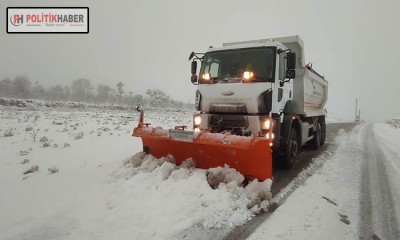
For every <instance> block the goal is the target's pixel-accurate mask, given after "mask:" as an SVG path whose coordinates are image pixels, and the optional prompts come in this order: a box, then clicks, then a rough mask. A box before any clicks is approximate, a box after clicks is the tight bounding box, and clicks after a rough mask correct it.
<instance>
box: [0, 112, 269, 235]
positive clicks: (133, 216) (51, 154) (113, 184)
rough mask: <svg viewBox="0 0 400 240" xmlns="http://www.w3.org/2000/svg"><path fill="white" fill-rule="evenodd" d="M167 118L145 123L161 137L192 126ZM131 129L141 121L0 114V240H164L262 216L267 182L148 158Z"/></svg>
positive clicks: (187, 117)
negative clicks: (162, 130) (162, 131)
mask: <svg viewBox="0 0 400 240" xmlns="http://www.w3.org/2000/svg"><path fill="white" fill-rule="evenodd" d="M54 110H56V109H54ZM134 114H135V115H134ZM133 115H134V116H133ZM169 116H171V117H169V118H167V117H165V115H164V114H163V113H157V112H153V113H149V114H147V117H148V118H149V122H152V123H155V124H156V125H157V124H158V125H162V126H166V127H169V126H173V125H176V124H178V123H181V124H182V123H183V124H187V125H189V124H188V123H190V121H191V114H190V113H185V112H173V114H169ZM136 123H137V113H129V112H117V111H111V110H104V111H102V112H90V111H89V112H84V111H82V112H64V111H15V110H13V109H6V110H0V151H1V154H0V213H1V214H0V239H167V238H169V237H172V236H174V235H175V234H176V233H178V232H182V231H184V230H185V229H187V228H190V227H192V226H199V227H201V228H205V229H207V228H219V227H229V226H236V225H240V224H243V223H244V222H246V221H248V220H249V219H251V218H252V217H253V216H254V214H255V213H257V212H259V211H262V210H263V209H266V208H267V207H268V200H269V199H270V198H271V195H270V186H271V181H269V180H266V181H264V182H258V181H253V182H250V183H249V184H248V185H246V187H243V181H244V177H243V176H242V175H241V174H239V173H238V172H237V171H235V170H234V169H231V168H229V167H228V166H225V167H220V168H214V169H209V170H201V169H196V168H194V167H193V163H192V162H191V160H190V159H188V160H187V161H185V162H184V163H183V164H181V165H180V166H177V165H175V164H174V161H173V159H172V158H171V157H165V158H162V159H155V158H154V157H152V156H145V155H144V154H143V153H140V152H139V151H140V150H141V141H140V140H139V139H138V138H133V137H131V132H132V129H133V126H134V125H135V124H136ZM153 125H154V124H153ZM138 152H139V153H138Z"/></svg>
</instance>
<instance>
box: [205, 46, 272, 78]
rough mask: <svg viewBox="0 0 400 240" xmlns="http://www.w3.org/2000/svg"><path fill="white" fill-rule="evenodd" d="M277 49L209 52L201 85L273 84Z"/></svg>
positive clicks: (206, 56) (206, 55)
mask: <svg viewBox="0 0 400 240" xmlns="http://www.w3.org/2000/svg"><path fill="white" fill-rule="evenodd" d="M275 52H276V48H272V47H267V48H265V47H264V48H251V49H249V48H248V49H235V50H225V51H217V52H209V53H206V54H205V56H204V61H203V63H202V66H201V70H200V81H199V82H200V83H201V84H202V83H203V84H205V83H233V82H242V81H245V80H246V81H253V82H273V81H274V74H275V56H276V53H275Z"/></svg>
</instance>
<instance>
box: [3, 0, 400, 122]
mask: <svg viewBox="0 0 400 240" xmlns="http://www.w3.org/2000/svg"><path fill="white" fill-rule="evenodd" d="M11 6H14V7H15V6H34V7H36V6H85V7H86V6H87V7H89V10H90V33H89V34H7V33H6V24H5V22H4V21H1V22H0V46H1V47H0V80H1V79H3V78H5V77H10V78H12V79H13V78H14V77H15V76H16V75H19V74H26V75H28V76H29V78H30V80H31V81H32V82H35V81H38V82H40V83H42V84H44V85H45V86H49V85H53V84H65V85H67V84H70V83H71V81H72V80H75V79H77V78H88V79H90V80H91V81H92V82H93V83H94V84H98V83H101V84H108V85H110V86H113V87H115V85H116V84H117V83H118V82H119V81H122V82H123V83H124V84H125V87H124V88H125V91H126V92H127V91H129V90H132V91H133V92H134V93H142V94H143V93H144V92H145V90H146V89H149V88H158V89H161V90H164V91H165V92H167V93H168V94H169V95H171V96H172V97H173V98H175V99H179V100H182V101H185V102H194V93H195V90H196V87H195V86H193V85H192V84H191V82H190V62H189V61H188V56H189V54H190V52H191V51H192V50H195V51H197V52H204V51H205V50H206V49H207V48H208V46H211V45H212V46H221V44H222V43H223V42H230V41H242V40H252V39H261V38H270V37H280V36H290V35H299V36H300V37H301V38H302V39H303V41H304V46H305V58H306V63H307V62H312V63H313V67H314V69H316V70H317V71H318V72H320V73H321V74H323V75H324V76H325V78H326V79H327V80H328V81H329V98H328V103H327V106H326V108H327V110H328V116H329V117H331V118H337V119H339V118H340V119H354V107H355V98H356V97H357V98H358V99H359V105H360V108H361V115H362V118H364V119H367V120H377V121H383V120H386V119H388V118H393V117H400V107H399V105H398V104H399V103H400V94H399V91H400V77H399V70H398V69H399V65H400V60H399V59H400V57H399V56H400V50H399V47H398V46H399V42H400V28H399V23H400V14H399V10H400V1H398V0H382V1H374V0H323V1H318V0H303V1H296V0H274V1H268V0H260V1H233V0H225V1H215V0H211V1H208V0H202V1H190V0H174V1H172V0H171V1H165V0H164V1H163V0H159V1H154V0H144V1H128V0H126V1H121V0H119V1H115V0H114V1H70V0H68V1H67V0H64V1H33V0H28V1H4V0H3V1H0V7H1V10H0V19H3V20H4V19H5V16H4V15H5V14H6V7H11ZM3 14H4V15H3Z"/></svg>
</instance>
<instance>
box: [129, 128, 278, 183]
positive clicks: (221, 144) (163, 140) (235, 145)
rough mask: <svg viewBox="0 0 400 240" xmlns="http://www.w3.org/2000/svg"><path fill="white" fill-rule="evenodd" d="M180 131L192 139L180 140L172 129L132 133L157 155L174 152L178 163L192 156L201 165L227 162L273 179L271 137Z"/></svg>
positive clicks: (249, 173)
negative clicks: (269, 139) (173, 133)
mask: <svg viewBox="0 0 400 240" xmlns="http://www.w3.org/2000/svg"><path fill="white" fill-rule="evenodd" d="M181 132H182V134H183V133H185V134H186V136H189V138H186V139H177V138H176V135H172V134H171V130H166V129H161V128H152V127H144V126H140V127H139V126H138V127H136V128H135V129H134V131H133V136H136V137H140V138H141V139H142V142H143V149H144V151H146V152H147V153H148V154H151V155H153V156H154V157H156V158H161V157H165V156H168V155H172V156H173V157H174V159H175V162H176V164H178V165H179V164H181V163H182V162H183V161H185V160H186V159H188V158H192V159H193V160H194V162H195V164H196V167H198V168H203V169H208V168H214V167H219V166H221V167H223V166H224V165H225V164H226V165H228V166H229V167H231V168H235V169H236V170H237V171H239V172H240V173H241V174H243V175H244V176H246V177H249V178H257V179H259V180H264V179H268V178H270V179H272V156H271V148H270V146H269V141H268V140H266V139H264V138H259V137H242V136H236V135H230V134H220V133H209V132H205V133H194V134H193V132H189V131H181ZM178 133H179V132H178ZM191 134H192V135H191ZM178 135H179V134H178Z"/></svg>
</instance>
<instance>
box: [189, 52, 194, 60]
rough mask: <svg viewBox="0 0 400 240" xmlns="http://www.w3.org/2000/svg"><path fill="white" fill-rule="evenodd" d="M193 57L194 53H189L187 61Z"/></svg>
mask: <svg viewBox="0 0 400 240" xmlns="http://www.w3.org/2000/svg"><path fill="white" fill-rule="evenodd" d="M194 55H195V54H194V52H191V53H190V55H189V61H190V60H192V58H193V57H194Z"/></svg>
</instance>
